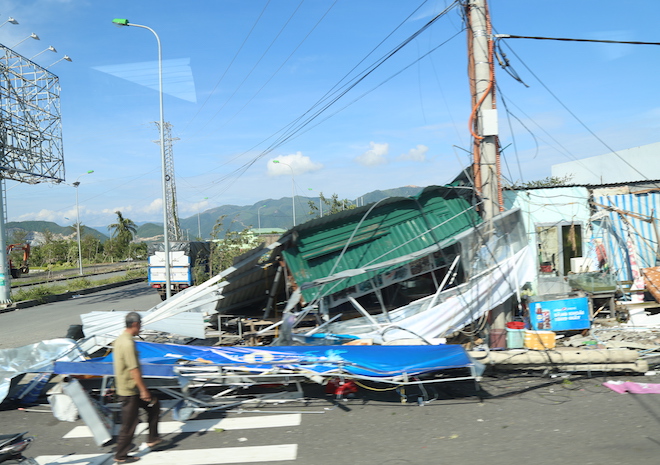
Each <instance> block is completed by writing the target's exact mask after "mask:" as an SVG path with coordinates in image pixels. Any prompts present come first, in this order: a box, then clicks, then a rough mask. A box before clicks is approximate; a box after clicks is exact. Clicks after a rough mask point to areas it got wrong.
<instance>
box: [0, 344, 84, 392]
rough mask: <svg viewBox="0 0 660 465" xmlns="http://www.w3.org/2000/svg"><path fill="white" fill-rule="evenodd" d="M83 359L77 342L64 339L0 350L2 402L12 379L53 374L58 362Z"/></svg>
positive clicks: (0, 390)
mask: <svg viewBox="0 0 660 465" xmlns="http://www.w3.org/2000/svg"><path fill="white" fill-rule="evenodd" d="M82 359H83V357H82V356H81V354H80V351H79V350H78V349H77V348H76V342H75V341H73V340H71V339H64V338H62V339H51V340H48V341H41V342H37V343H35V344H30V345H26V346H23V347H17V348H13V349H2V350H0V402H2V401H3V400H5V398H6V397H7V394H8V393H9V388H10V386H11V380H12V378H14V377H16V376H18V375H21V374H24V373H42V372H45V373H47V372H52V371H53V363H54V362H55V361H56V360H69V361H72V360H82Z"/></svg>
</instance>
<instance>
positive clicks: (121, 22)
mask: <svg viewBox="0 0 660 465" xmlns="http://www.w3.org/2000/svg"><path fill="white" fill-rule="evenodd" d="M112 22H113V23H114V24H116V25H117V26H133V27H139V28H142V29H146V30H148V31H150V32H151V33H152V34H153V35H154V36H155V37H156V42H157V43H158V95H159V98H160V156H161V165H162V178H163V179H162V184H163V248H164V249H165V284H166V286H167V288H166V289H165V295H166V298H167V299H169V298H170V297H172V289H170V288H171V283H172V279H171V276H170V237H169V233H168V231H167V225H168V224H169V223H168V221H167V171H166V169H167V168H166V160H165V119H164V116H163V53H162V50H161V46H160V37H158V34H156V31H154V30H153V29H151V28H150V27H148V26H143V25H141V24H134V23H129V22H128V19H120V18H116V19H113V20H112Z"/></svg>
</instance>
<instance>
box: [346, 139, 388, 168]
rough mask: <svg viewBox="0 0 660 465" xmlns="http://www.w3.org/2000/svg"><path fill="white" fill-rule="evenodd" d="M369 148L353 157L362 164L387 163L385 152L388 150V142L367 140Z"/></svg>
mask: <svg viewBox="0 0 660 465" xmlns="http://www.w3.org/2000/svg"><path fill="white" fill-rule="evenodd" d="M369 145H371V148H370V149H369V150H367V151H366V152H364V153H363V154H362V155H360V156H358V157H356V158H355V161H357V162H358V163H359V164H361V165H364V166H376V165H382V164H385V163H387V154H388V153H389V151H390V144H388V143H385V144H377V143H376V142H369Z"/></svg>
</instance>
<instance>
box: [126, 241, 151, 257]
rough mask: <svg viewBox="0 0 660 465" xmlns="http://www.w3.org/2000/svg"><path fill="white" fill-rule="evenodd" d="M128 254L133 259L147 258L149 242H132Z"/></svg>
mask: <svg viewBox="0 0 660 465" xmlns="http://www.w3.org/2000/svg"><path fill="white" fill-rule="evenodd" d="M128 256H129V258H132V259H133V260H140V259H145V258H147V243H146V242H131V243H130V244H129V246H128Z"/></svg>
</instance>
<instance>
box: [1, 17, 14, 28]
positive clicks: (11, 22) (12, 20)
mask: <svg viewBox="0 0 660 465" xmlns="http://www.w3.org/2000/svg"><path fill="white" fill-rule="evenodd" d="M7 23H10V24H18V21H16V20H15V19H14V18H12V17H11V16H10V17H9V19H8V20H7V21H5V22H4V23H2V24H0V27H2V26H4V25H5V24H7Z"/></svg>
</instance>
